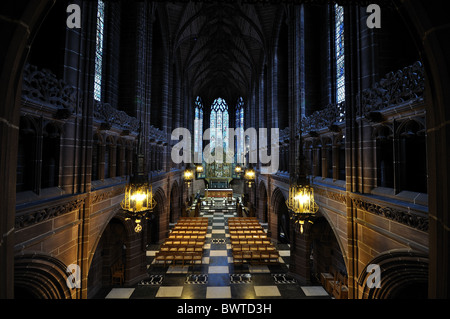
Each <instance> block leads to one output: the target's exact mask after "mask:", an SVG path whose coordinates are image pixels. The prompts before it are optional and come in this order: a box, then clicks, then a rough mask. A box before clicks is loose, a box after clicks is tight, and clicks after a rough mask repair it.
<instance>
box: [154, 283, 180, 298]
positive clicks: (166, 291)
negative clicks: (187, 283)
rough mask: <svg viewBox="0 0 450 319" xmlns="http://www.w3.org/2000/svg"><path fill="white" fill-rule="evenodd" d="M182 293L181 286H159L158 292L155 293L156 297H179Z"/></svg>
mask: <svg viewBox="0 0 450 319" xmlns="http://www.w3.org/2000/svg"><path fill="white" fill-rule="evenodd" d="M182 293H183V286H174V287H159V289H158V292H157V293H156V297H157V298H161V297H181V294H182Z"/></svg>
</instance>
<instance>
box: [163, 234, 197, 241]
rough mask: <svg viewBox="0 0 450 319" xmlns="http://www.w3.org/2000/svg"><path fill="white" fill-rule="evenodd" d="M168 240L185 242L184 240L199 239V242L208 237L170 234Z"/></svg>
mask: <svg viewBox="0 0 450 319" xmlns="http://www.w3.org/2000/svg"><path fill="white" fill-rule="evenodd" d="M168 239H170V240H176V239H178V240H183V239H198V240H205V239H206V235H192V234H190V235H186V234H170V235H169V237H168Z"/></svg>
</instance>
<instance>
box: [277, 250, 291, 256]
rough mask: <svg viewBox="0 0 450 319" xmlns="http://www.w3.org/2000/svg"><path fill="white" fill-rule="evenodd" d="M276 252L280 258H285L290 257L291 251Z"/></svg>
mask: <svg viewBox="0 0 450 319" xmlns="http://www.w3.org/2000/svg"><path fill="white" fill-rule="evenodd" d="M278 252H279V253H280V256H282V257H286V256H290V255H291V251H290V250H279V251H278Z"/></svg>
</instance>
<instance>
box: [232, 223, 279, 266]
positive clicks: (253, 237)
mask: <svg viewBox="0 0 450 319" xmlns="http://www.w3.org/2000/svg"><path fill="white" fill-rule="evenodd" d="M228 232H229V233H230V239H231V247H232V253H233V262H234V263H237V264H239V263H251V264H254V263H277V262H279V257H280V255H279V253H278V251H277V250H276V249H275V247H274V246H273V245H272V243H271V241H270V240H269V239H268V238H267V234H266V233H265V232H264V230H263V228H262V226H261V224H260V223H259V222H258V220H257V219H256V217H233V218H229V219H228Z"/></svg>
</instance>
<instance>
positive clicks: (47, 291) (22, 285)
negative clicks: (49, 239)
mask: <svg viewBox="0 0 450 319" xmlns="http://www.w3.org/2000/svg"><path fill="white" fill-rule="evenodd" d="M68 277H69V276H68V273H67V266H66V265H64V264H63V263H62V262H61V261H59V260H58V259H56V258H54V257H51V256H49V255H44V254H25V255H20V256H16V258H15V259H14V290H15V296H14V297H15V298H17V299H22V298H24V299H30V298H31V299H72V297H75V296H74V295H73V294H72V291H71V289H70V288H69V287H68V285H67V282H66V280H67V279H68Z"/></svg>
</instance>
